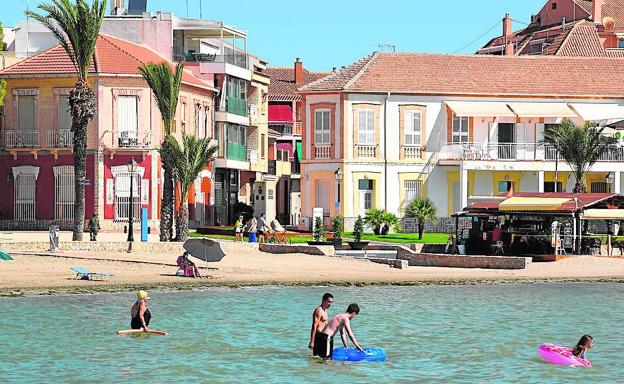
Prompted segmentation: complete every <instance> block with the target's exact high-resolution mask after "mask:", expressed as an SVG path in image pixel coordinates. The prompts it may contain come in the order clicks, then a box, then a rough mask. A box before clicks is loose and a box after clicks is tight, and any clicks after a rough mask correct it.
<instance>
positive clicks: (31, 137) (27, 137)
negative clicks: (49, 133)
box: [4, 131, 39, 148]
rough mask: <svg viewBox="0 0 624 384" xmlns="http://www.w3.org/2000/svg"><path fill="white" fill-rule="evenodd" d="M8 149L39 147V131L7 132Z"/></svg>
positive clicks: (5, 142) (6, 144)
mask: <svg viewBox="0 0 624 384" xmlns="http://www.w3.org/2000/svg"><path fill="white" fill-rule="evenodd" d="M4 146H5V147H6V148H34V147H38V146H39V131H5V132H4Z"/></svg>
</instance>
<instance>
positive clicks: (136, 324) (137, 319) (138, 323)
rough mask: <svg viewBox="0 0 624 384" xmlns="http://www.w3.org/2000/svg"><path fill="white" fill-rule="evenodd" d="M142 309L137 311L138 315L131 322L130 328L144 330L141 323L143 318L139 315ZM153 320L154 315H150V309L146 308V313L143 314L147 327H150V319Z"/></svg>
mask: <svg viewBox="0 0 624 384" xmlns="http://www.w3.org/2000/svg"><path fill="white" fill-rule="evenodd" d="M139 311H140V308H139V309H137V314H136V316H134V317H133V318H132V321H130V328H132V329H141V328H143V323H142V322H141V316H140V315H139ZM151 318H152V314H151V313H150V311H149V309H148V308H145V313H144V314H143V319H145V326H146V327H147V326H148V325H149V322H150V319H151Z"/></svg>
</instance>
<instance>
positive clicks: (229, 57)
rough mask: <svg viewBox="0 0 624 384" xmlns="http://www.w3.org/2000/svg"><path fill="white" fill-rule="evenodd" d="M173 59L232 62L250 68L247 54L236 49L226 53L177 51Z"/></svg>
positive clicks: (177, 60)
mask: <svg viewBox="0 0 624 384" xmlns="http://www.w3.org/2000/svg"><path fill="white" fill-rule="evenodd" d="M173 59H174V60H175V61H176V62H186V63H226V64H232V65H235V66H237V67H241V68H245V69H247V68H249V61H248V59H247V55H246V54H244V53H242V52H241V53H238V52H236V51H234V52H233V53H232V52H229V53H227V54H225V55H217V54H213V53H195V52H186V53H175V54H174V55H173Z"/></svg>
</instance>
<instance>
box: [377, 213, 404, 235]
mask: <svg viewBox="0 0 624 384" xmlns="http://www.w3.org/2000/svg"><path fill="white" fill-rule="evenodd" d="M382 219H383V226H382V230H381V232H382V235H387V234H388V231H389V230H393V231H394V232H401V219H399V218H398V217H397V215H395V214H394V213H392V212H388V211H384V213H383V214H382ZM384 228H385V230H384ZM383 232H385V233H383Z"/></svg>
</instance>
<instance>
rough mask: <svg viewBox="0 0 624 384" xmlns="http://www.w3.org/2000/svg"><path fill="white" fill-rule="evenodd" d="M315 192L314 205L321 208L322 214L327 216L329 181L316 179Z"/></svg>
mask: <svg viewBox="0 0 624 384" xmlns="http://www.w3.org/2000/svg"><path fill="white" fill-rule="evenodd" d="M315 192H316V194H315V196H314V207H320V208H323V216H329V181H327V180H317V181H316V185H315Z"/></svg>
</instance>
